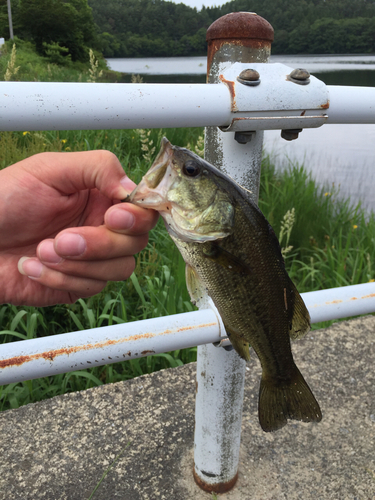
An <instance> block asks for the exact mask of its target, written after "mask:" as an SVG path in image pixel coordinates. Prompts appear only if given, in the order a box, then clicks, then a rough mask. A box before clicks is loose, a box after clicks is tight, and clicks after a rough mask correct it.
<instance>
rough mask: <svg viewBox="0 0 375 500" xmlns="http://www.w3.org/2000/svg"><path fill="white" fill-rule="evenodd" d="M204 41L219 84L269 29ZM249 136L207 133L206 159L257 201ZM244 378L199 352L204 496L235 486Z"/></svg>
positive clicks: (230, 18) (256, 166)
mask: <svg viewBox="0 0 375 500" xmlns="http://www.w3.org/2000/svg"><path fill="white" fill-rule="evenodd" d="M207 41H208V61H207V80H208V83H218V82H219V81H220V75H221V73H222V72H223V70H224V69H226V68H227V67H229V66H230V65H231V64H233V63H235V62H241V63H249V68H251V63H252V62H268V61H269V57H270V53H271V42H272V41H273V28H272V26H271V25H270V24H269V23H268V22H267V21H266V20H265V19H263V18H262V17H260V16H257V15H256V14H253V13H249V12H236V13H232V14H228V15H226V16H223V17H221V18H220V19H218V20H217V21H215V22H214V23H213V24H212V25H211V26H210V27H209V28H208V31H207ZM224 83H226V82H225V81H224ZM227 84H228V86H229V87H230V82H227ZM230 90H231V88H230ZM233 91H234V90H233V87H232V92H233ZM232 97H233V101H234V102H235V96H232ZM250 132H251V131H249V133H247V134H245V138H247V139H249V142H247V143H245V144H243V143H242V144H239V143H238V142H237V141H236V140H235V137H234V133H233V132H221V130H219V129H218V128H215V127H208V128H207V129H206V138H205V159H206V160H208V161H209V162H210V163H212V164H214V165H215V166H216V167H218V168H220V169H221V170H223V171H225V172H226V173H227V174H229V175H230V176H231V177H232V178H234V179H235V180H236V181H237V182H238V183H239V184H241V185H243V186H244V187H246V188H247V189H249V190H250V191H251V192H252V194H253V198H254V201H257V200H258V194H259V179H260V164H261V155H262V144H263V132H262V131H261V132H259V131H258V132H253V133H251V134H250ZM242 142H243V141H242ZM244 377H245V362H244V361H243V360H241V359H240V358H239V356H238V355H237V353H236V352H235V351H234V350H233V351H230V352H228V351H225V350H224V349H223V348H217V347H214V346H213V345H203V346H199V347H198V363H197V394H196V408H195V438H194V439H195V444H194V479H195V481H196V483H197V484H198V485H199V486H200V487H201V488H202V489H204V490H206V491H214V492H216V493H223V492H225V491H228V490H230V489H231V488H232V487H233V486H234V485H235V483H236V480H237V477H238V462H239V451H240V438H241V422H242V403H243V388H244Z"/></svg>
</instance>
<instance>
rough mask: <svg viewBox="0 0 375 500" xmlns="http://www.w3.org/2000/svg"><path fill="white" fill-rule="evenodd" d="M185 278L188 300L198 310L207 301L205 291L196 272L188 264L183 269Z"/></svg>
mask: <svg viewBox="0 0 375 500" xmlns="http://www.w3.org/2000/svg"><path fill="white" fill-rule="evenodd" d="M185 277H186V286H187V289H188V292H189V295H190V299H191V301H192V303H193V304H194V305H196V306H197V307H198V308H199V307H200V306H202V305H203V304H204V303H205V302H206V300H207V290H206V288H205V286H204V285H203V283H202V281H201V280H200V278H199V276H198V274H197V272H196V271H195V270H194V269H193V268H192V267H191V266H190V265H189V264H186V267H185Z"/></svg>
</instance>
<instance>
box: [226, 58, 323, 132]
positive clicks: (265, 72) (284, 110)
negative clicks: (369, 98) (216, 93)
mask: <svg viewBox="0 0 375 500" xmlns="http://www.w3.org/2000/svg"><path fill="white" fill-rule="evenodd" d="M249 66H251V68H250V67H249ZM250 69H251V70H252V72H254V73H255V74H256V73H258V74H259V80H258V81H259V84H258V85H256V86H249V85H244V84H243V82H242V81H241V80H243V78H239V76H240V75H244V74H245V70H250ZM294 73H295V71H293V68H290V67H289V66H286V65H285V64H280V63H274V64H264V63H252V64H251V65H249V64H247V65H246V64H243V63H234V64H232V65H231V66H229V67H227V68H225V69H224V70H223V72H222V73H221V74H220V77H219V78H220V80H221V82H222V83H223V84H224V85H226V86H227V87H228V89H229V92H230V96H231V111H232V115H231V118H232V120H231V123H230V124H229V125H228V126H225V127H220V130H222V131H223V132H249V131H256V130H275V129H281V130H297V129H303V128H315V127H320V126H321V125H323V124H324V123H325V122H326V121H327V118H328V116H327V109H328V108H329V94H328V89H327V87H326V85H325V84H324V83H323V82H322V81H320V80H318V79H317V78H315V77H314V76H310V75H309V78H308V79H307V78H306V80H305V82H306V84H304V85H301V84H298V83H301V82H300V81H297V80H296V79H295V78H291V76H290V75H291V74H294ZM306 73H307V72H306ZM307 74H308V73H307ZM238 78H239V79H238Z"/></svg>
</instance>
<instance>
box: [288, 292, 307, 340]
mask: <svg viewBox="0 0 375 500" xmlns="http://www.w3.org/2000/svg"><path fill="white" fill-rule="evenodd" d="M292 290H293V292H294V307H293V317H292V323H291V328H290V331H289V335H290V338H291V339H292V340H296V339H299V338H301V337H303V336H304V335H305V334H306V333H307V332H308V331H309V330H310V314H309V311H308V310H307V307H306V305H305V303H304V301H303V299H302V297H301V295H300V294H299V293H298V291H297V288H296V287H295V285H294V283H292Z"/></svg>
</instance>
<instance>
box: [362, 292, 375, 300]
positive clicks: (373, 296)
mask: <svg viewBox="0 0 375 500" xmlns="http://www.w3.org/2000/svg"><path fill="white" fill-rule="evenodd" d="M373 298H375V293H370V295H364V296H363V297H361V299H373Z"/></svg>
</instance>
